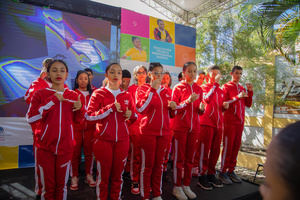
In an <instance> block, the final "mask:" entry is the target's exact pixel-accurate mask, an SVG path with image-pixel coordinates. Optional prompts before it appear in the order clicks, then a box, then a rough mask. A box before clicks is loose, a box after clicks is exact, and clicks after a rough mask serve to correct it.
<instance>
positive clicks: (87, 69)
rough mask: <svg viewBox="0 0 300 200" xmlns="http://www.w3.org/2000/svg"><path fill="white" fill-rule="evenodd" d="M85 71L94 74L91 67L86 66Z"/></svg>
mask: <svg viewBox="0 0 300 200" xmlns="http://www.w3.org/2000/svg"><path fill="white" fill-rule="evenodd" d="M84 71H86V72H91V73H92V74H94V72H93V70H92V69H90V68H85V69H84Z"/></svg>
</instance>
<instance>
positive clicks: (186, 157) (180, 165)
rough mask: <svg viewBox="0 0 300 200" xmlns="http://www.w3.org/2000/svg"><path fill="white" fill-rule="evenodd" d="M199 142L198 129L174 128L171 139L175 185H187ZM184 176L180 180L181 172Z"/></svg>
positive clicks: (189, 181)
mask: <svg viewBox="0 0 300 200" xmlns="http://www.w3.org/2000/svg"><path fill="white" fill-rule="evenodd" d="M198 143H199V131H197V132H194V131H193V132H189V130H186V132H181V131H180V132H178V131H176V130H174V141H173V155H174V160H173V163H174V164H173V176H174V184H175V185H176V186H181V185H184V186H189V185H190V183H191V178H192V169H193V164H194V160H195V155H196V149H197V147H198ZM183 169H184V176H183V180H182V173H183Z"/></svg>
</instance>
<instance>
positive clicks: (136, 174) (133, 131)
mask: <svg viewBox="0 0 300 200" xmlns="http://www.w3.org/2000/svg"><path fill="white" fill-rule="evenodd" d="M137 88H138V85H136V84H133V85H131V86H129V87H128V90H127V91H128V92H129V93H130V94H131V97H132V100H133V102H134V109H135V100H136V90H137ZM135 112H136V111H135ZM136 113H137V112H136ZM141 118H142V115H141V114H138V119H137V120H136V121H135V122H134V123H133V124H130V125H129V133H130V134H129V136H130V146H129V154H128V159H127V161H128V162H127V164H126V171H129V172H130V177H131V181H133V182H139V180H140V171H141V148H140V135H141V132H140V121H141Z"/></svg>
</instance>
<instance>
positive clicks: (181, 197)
mask: <svg viewBox="0 0 300 200" xmlns="http://www.w3.org/2000/svg"><path fill="white" fill-rule="evenodd" d="M172 194H173V195H174V196H175V197H176V198H177V199H178V200H188V198H187V196H186V195H185V194H184V192H183V190H182V187H176V186H175V187H173V192H172Z"/></svg>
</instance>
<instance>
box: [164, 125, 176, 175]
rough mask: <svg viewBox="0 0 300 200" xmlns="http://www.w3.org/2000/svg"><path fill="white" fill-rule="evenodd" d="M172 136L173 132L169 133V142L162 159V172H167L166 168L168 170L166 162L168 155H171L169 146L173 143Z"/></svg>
mask: <svg viewBox="0 0 300 200" xmlns="http://www.w3.org/2000/svg"><path fill="white" fill-rule="evenodd" d="M173 135H174V132H173V131H171V135H170V136H169V142H168V145H167V151H166V154H165V158H164V172H166V171H167V168H168V161H169V155H170V154H171V152H172V151H171V150H172V149H171V144H172V141H173Z"/></svg>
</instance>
